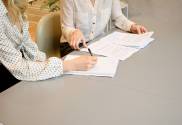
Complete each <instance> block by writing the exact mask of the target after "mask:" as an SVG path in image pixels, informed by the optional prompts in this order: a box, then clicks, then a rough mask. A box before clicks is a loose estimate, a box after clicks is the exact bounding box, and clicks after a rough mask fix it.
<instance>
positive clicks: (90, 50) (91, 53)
mask: <svg viewBox="0 0 182 125" xmlns="http://www.w3.org/2000/svg"><path fill="white" fill-rule="evenodd" d="M88 51H89V53H90V55H91V56H93V54H92V52H91V50H90V49H89V48H88Z"/></svg>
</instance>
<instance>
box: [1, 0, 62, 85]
mask: <svg viewBox="0 0 182 125" xmlns="http://www.w3.org/2000/svg"><path fill="white" fill-rule="evenodd" d="M22 24H23V27H22V30H23V32H22V33H20V32H19V30H18V28H17V27H16V26H14V25H13V24H11V22H10V21H9V18H8V16H7V9H6V7H5V6H4V4H3V3H2V0H0V65H4V66H5V67H6V68H7V69H8V70H9V71H10V72H11V73H12V74H13V76H14V77H16V78H17V79H19V80H26V81H37V80H45V79H49V78H53V77H57V76H60V75H61V74H63V65H62V60H61V59H60V58H57V57H51V58H48V59H46V55H45V53H43V52H41V51H39V49H38V47H37V45H36V43H35V42H33V41H32V39H31V37H30V35H29V32H28V27H29V25H28V22H24V21H22Z"/></svg>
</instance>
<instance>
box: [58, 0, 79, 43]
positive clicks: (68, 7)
mask: <svg viewBox="0 0 182 125" xmlns="http://www.w3.org/2000/svg"><path fill="white" fill-rule="evenodd" d="M73 7H74V6H73V0H62V2H61V29H62V33H63V36H64V38H65V40H66V41H67V42H70V39H71V34H72V33H73V32H74V31H75V30H76V29H75V26H74V11H73Z"/></svg>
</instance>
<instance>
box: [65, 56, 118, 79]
mask: <svg viewBox="0 0 182 125" xmlns="http://www.w3.org/2000/svg"><path fill="white" fill-rule="evenodd" d="M76 57H79V56H78V55H68V56H67V57H66V58H65V60H70V59H74V58H76ZM118 63H119V60H117V59H114V58H110V57H99V56H98V57H97V64H96V65H95V66H94V68H92V69H90V70H88V71H70V72H66V73H65V74H72V75H94V76H106V77H114V75H115V73H116V70H117V67H118Z"/></svg>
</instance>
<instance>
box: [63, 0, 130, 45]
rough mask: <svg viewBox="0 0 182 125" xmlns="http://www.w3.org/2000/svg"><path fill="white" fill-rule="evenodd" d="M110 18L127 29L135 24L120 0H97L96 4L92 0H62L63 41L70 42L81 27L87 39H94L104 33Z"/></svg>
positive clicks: (119, 26)
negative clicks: (125, 14) (75, 31)
mask: <svg viewBox="0 0 182 125" xmlns="http://www.w3.org/2000/svg"><path fill="white" fill-rule="evenodd" d="M110 18H111V19H112V20H113V22H114V24H115V26H117V27H118V28H120V29H122V30H125V31H129V30H130V28H131V25H132V24H133V22H131V21H130V20H128V19H127V18H126V17H125V16H124V15H123V14H122V10H121V3H120V0H95V4H94V6H93V4H92V2H91V1H90V0H62V1H61V24H62V32H63V36H62V38H61V42H65V41H67V42H69V41H70V35H71V33H72V32H73V31H74V30H75V29H80V30H81V31H82V32H83V34H84V36H85V38H86V40H87V41H88V40H92V39H94V38H95V37H96V36H98V35H100V34H102V33H104V30H105V28H106V26H107V24H108V22H109V19H110Z"/></svg>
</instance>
